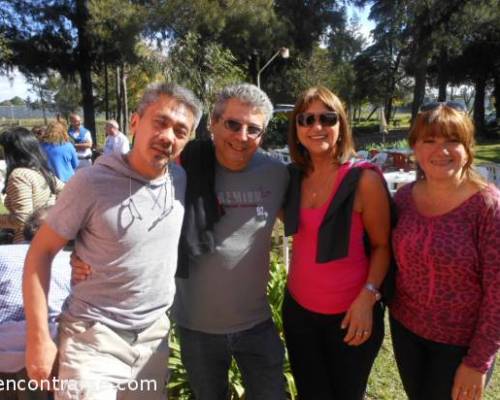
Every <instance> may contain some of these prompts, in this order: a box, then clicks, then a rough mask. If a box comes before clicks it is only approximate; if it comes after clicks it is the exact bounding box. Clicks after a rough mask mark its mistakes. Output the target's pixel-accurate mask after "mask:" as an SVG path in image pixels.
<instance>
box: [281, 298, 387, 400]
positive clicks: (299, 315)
mask: <svg viewBox="0 0 500 400" xmlns="http://www.w3.org/2000/svg"><path fill="white" fill-rule="evenodd" d="M282 311H283V328H284V331H285V340H286V345H287V348H288V354H289V357H290V365H291V367H292V372H293V375H294V377H295V383H296V385H297V391H298V394H299V398H300V399H301V400H337V399H338V400H362V399H363V398H364V394H365V390H366V384H367V381H368V375H369V374H370V371H371V368H372V365H373V362H374V360H375V357H376V356H377V353H378V351H379V349H380V346H381V345H382V341H383V339H384V308H383V306H382V305H381V304H380V303H377V304H376V305H375V306H374V309H373V330H372V334H371V336H370V338H369V339H368V340H367V341H366V342H365V343H363V344H362V345H360V346H348V345H347V344H345V343H344V336H345V335H346V330H345V329H341V328H340V323H341V322H342V319H343V318H344V315H345V314H344V313H342V314H335V315H324V314H318V313H314V312H311V311H308V310H306V309H305V308H303V307H301V306H300V305H299V304H298V303H297V302H296V301H295V300H294V299H293V298H292V296H291V295H290V294H289V293H288V291H286V292H285V299H284V301H283V310H282Z"/></svg>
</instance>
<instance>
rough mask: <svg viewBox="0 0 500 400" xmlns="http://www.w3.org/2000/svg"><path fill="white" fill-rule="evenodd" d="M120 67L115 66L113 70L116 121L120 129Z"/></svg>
mask: <svg viewBox="0 0 500 400" xmlns="http://www.w3.org/2000/svg"><path fill="white" fill-rule="evenodd" d="M120 76H121V74H120V67H119V66H117V67H116V69H115V91H116V121H117V122H118V125H120V128H121V127H122V126H123V124H122V122H123V121H122V96H121V85H120V82H121V78H120Z"/></svg>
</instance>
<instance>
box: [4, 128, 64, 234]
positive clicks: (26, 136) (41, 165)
mask: <svg viewBox="0 0 500 400" xmlns="http://www.w3.org/2000/svg"><path fill="white" fill-rule="evenodd" d="M0 146H3V152H4V155H5V162H6V165H7V170H6V174H5V187H4V189H3V193H4V194H5V199H4V205H5V207H6V208H7V210H8V211H9V213H8V214H0V229H11V230H13V231H14V239H13V242H14V243H21V242H23V240H24V238H23V229H24V224H25V222H26V219H27V218H28V217H29V216H30V215H31V214H32V213H33V212H34V211H36V210H37V209H39V208H41V207H43V206H46V205H52V204H54V202H55V198H56V194H57V193H59V192H60V191H61V190H62V188H63V187H64V183H62V182H61V181H60V180H59V179H57V178H56V177H55V176H54V174H53V173H52V172H51V171H50V168H49V165H48V163H47V160H46V158H45V156H44V155H43V153H42V149H41V148H40V144H39V143H38V139H37V138H36V136H35V134H34V133H32V132H30V131H28V130H27V129H25V128H20V127H19V128H13V129H11V130H9V131H6V132H4V133H2V134H1V135H0Z"/></svg>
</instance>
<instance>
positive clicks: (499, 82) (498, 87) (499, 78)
mask: <svg viewBox="0 0 500 400" xmlns="http://www.w3.org/2000/svg"><path fill="white" fill-rule="evenodd" d="M493 88H494V89H493V95H494V96H495V112H496V116H497V118H496V124H495V125H496V126H498V121H500V68H498V69H497V70H496V71H495V76H494V78H493Z"/></svg>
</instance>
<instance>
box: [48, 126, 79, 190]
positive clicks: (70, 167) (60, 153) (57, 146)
mask: <svg viewBox="0 0 500 400" xmlns="http://www.w3.org/2000/svg"><path fill="white" fill-rule="evenodd" d="M39 139H40V145H41V146H42V149H43V151H44V152H45V154H46V156H47V161H48V162H49V167H50V169H51V170H52V172H54V174H55V175H56V176H57V177H58V178H59V179H60V180H61V181H63V182H68V180H69V178H71V177H72V176H73V175H74V174H75V170H76V168H77V167H78V156H77V155H76V150H75V147H74V146H73V145H72V144H71V142H70V141H69V136H68V133H67V131H66V126H65V125H64V124H62V123H61V122H57V121H54V122H51V123H50V124H49V125H48V126H47V130H46V132H45V133H44V134H42V135H41V136H40V137H39Z"/></svg>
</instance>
